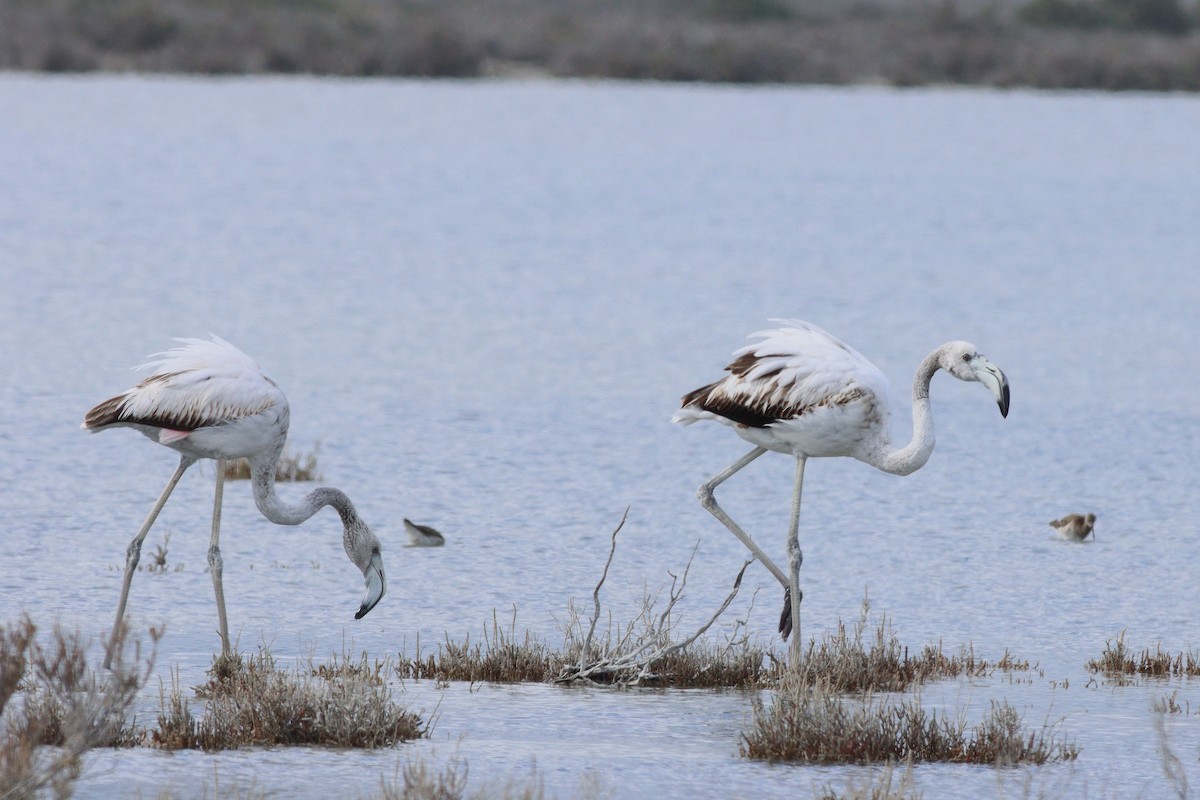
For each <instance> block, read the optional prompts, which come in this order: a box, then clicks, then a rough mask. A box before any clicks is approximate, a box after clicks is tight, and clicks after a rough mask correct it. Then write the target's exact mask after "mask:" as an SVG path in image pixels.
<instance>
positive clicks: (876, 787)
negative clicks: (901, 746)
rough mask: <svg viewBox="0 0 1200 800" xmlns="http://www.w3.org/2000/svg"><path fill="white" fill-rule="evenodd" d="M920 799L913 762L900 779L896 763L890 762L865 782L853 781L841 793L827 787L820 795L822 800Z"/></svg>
mask: <svg viewBox="0 0 1200 800" xmlns="http://www.w3.org/2000/svg"><path fill="white" fill-rule="evenodd" d="M920 797H921V793H920V792H918V791H917V790H916V787H915V785H914V779H913V763H912V762H911V761H909V762H907V763H906V764H905V766H904V772H902V773H900V775H899V776H898V777H897V775H896V762H894V761H889V762H887V763H886V764H884V765H883V766H882V767H881V768H880V769H879V770H878V771H877V772H873V773H871V774H870V775H868V776H867V777H866V778H865V779H863V780H856V779H851V780H850V781H849V782H848V783H847V785H846V788H845V789H843V790H842V791H841V792H840V793H839V792H838V791H836V790H835V789H834V788H833V786H825V788H824V789H823V790H822V791H821V794H820V800H920Z"/></svg>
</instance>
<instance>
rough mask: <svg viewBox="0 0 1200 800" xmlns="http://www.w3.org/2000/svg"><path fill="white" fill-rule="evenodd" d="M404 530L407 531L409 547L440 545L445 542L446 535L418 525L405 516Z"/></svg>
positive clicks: (426, 526)
mask: <svg viewBox="0 0 1200 800" xmlns="http://www.w3.org/2000/svg"><path fill="white" fill-rule="evenodd" d="M404 530H405V531H406V532H407V533H408V546H409V547H441V546H442V545H444V544H445V543H446V537H445V536H442V534H441V533H440V532H439V531H438V530H437V529H435V528H431V527H429V526H428V525H418V524H417V523H415V522H413V521H412V520H410V519H408V518H407V517H405V518H404Z"/></svg>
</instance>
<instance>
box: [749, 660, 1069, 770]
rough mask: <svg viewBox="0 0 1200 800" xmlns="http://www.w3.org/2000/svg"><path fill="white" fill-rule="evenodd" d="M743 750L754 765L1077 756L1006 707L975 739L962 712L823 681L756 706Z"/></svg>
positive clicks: (794, 683) (788, 686)
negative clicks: (856, 693) (841, 690)
mask: <svg viewBox="0 0 1200 800" xmlns="http://www.w3.org/2000/svg"><path fill="white" fill-rule="evenodd" d="M739 750H740V752H741V754H742V755H743V756H746V757H748V758H753V759H760V760H765V761H793V762H805V763H816V764H843V763H854V764H870V763H876V762H884V761H889V760H891V761H904V760H911V761H914V762H915V761H939V762H951V763H963V764H1044V763H1046V762H1047V761H1066V760H1071V759H1073V758H1075V757H1076V755H1077V754H1078V751H1077V749H1076V747H1075V745H1074V744H1073V743H1062V742H1058V741H1056V740H1055V739H1054V737H1053V732H1052V731H1051V730H1050V729H1048V728H1045V727H1043V728H1042V730H1040V731H1032V732H1030V731H1026V730H1025V729H1023V727H1022V725H1021V716H1020V714H1018V713H1017V712H1016V710H1014V709H1013V708H1012V707H1011V706H1009V705H1008V704H1007V703H1006V702H1003V701H1001V702H995V701H993V703H992V706H991V710H990V711H989V712H988V714H987V716H986V717H984V719H983V721H982V722H980V723H979V725H977V726H976V727H975V728H973V729H972V730H971V731H970V732H969V733H968V731H967V725H966V720H965V718H964V715H963V714H962V713H961V712H959V713H955V714H953V715H951V714H949V713H942V714H940V715H939V714H938V713H937V712H936V711H932V712H927V711H926V710H925V709H924V708H923V707H922V706H921V701H920V699H919V698H909V699H879V698H877V697H876V696H874V695H867V696H866V697H865V698H862V699H851V698H843V697H839V696H838V694H837V693H836V692H835V690H834V689H833V688H832V687H831V686H830V685H829V684H828V683H826V682H824V681H821V680H819V679H818V680H802V679H797V678H796V677H795V676H792V675H789V676H787V677H786V678H785V679H784V680H783V682H782V683H781V684H780V687H779V690H778V691H777V692H776V694H775V698H774V701H773V702H772V703H770V704H769V705H767V704H764V703H763V702H762V701H761V700H759V699H756V700H755V704H754V719H753V727H752V728H751V730H750V731H749V732H743V734H742V743H741V745H740V747H739Z"/></svg>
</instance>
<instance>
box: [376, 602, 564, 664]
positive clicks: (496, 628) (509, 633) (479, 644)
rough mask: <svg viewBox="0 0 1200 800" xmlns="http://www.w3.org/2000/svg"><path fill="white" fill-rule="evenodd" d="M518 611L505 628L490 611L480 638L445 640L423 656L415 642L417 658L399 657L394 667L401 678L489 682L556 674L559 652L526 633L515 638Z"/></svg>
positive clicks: (559, 660) (561, 659)
mask: <svg viewBox="0 0 1200 800" xmlns="http://www.w3.org/2000/svg"><path fill="white" fill-rule="evenodd" d="M516 624H517V611H516V608H514V609H513V616H512V621H511V623H510V624H509V628H508V630H505V628H504V627H503V626H501V625H500V622H499V618H498V616H497V615H496V612H495V611H493V612H492V624H491V630H490V631H489V630H488V629H487V628H484V631H483V637H482V641H476V642H475V643H474V644H472V643H471V638H470V636H468V637H467V639H466V641H464V642H462V643H461V644H460V643H457V642H452V641H450V638H449V637H448V636H447V637H446V640H445V641H444V642H442V643H440V644H438V646H437V651H436V652H434V653H432V654H430V655H428V656H426V657H424V658H422V657H421V656H420V651H421V644H420V641H419V640H418V642H417V653H418V655H417V657H416V658H413V659H411V660H406V659H404V658H401V661H400V666H399V667H398V668H397V669H398V672H399V674H400V676H401V677H404V678H433V679H435V680H440V681H470V682H472V683H474V682H476V681H489V682H493V683H519V682H527V681H528V682H543V681H549V680H552V679H553V678H554V676H555V675H557V674H558V670H559V669H560V668H561V666H562V661H563V658H562V655H561V654H559V653H555V652H552V651H551V650H550V648H549V647H548V646H547V645H546V644H545V643H544V642H541V641H539V640H537V639H536V638H534V636H533V635H532V634H531V633H530V632H529V631H525V635H524V637H522V638H520V639H518V637H517V635H516Z"/></svg>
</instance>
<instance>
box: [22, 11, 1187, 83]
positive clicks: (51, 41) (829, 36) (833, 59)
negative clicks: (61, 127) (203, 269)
mask: <svg viewBox="0 0 1200 800" xmlns="http://www.w3.org/2000/svg"><path fill="white" fill-rule="evenodd" d="M1198 8H1200V7H1198V6H1196V4H1195V3H1192V4H1191V5H1190V6H1189V5H1181V4H1180V2H1179V0H1029V1H1028V2H1014V1H1013V0H827V1H826V2H819V3H818V2H814V1H813V0H640V1H639V0H460V1H459V2H451V1H450V0H0V69H5V70H32V71H52V72H89V71H94V70H106V71H140V72H166V73H203V74H236V73H311V74H318V75H347V76H350V75H357V76H383V75H387V76H431V77H476V76H491V75H505V76H543V77H606V78H625V79H643V80H665V81H713V82H733V83H820V84H855V83H874V84H886V85H895V86H919V85H928V84H962V85H979V86H1000V87H1019V86H1025V87H1037V88H1053V89H1104V90H1150V91H1200V28H1198V26H1197V14H1198V13H1200V11H1198Z"/></svg>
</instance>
